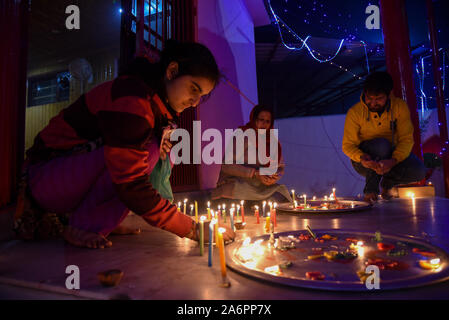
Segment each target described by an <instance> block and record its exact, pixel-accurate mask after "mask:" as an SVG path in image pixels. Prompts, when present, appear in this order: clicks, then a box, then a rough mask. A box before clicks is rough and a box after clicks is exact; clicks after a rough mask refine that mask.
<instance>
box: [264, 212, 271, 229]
mask: <svg viewBox="0 0 449 320" xmlns="http://www.w3.org/2000/svg"><path fill="white" fill-rule="evenodd" d="M270 224H271V221H270V213H267V217H266V218H265V232H266V233H268V232H270Z"/></svg>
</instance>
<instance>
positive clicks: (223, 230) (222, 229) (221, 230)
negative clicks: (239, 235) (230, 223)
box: [218, 227, 226, 233]
mask: <svg viewBox="0 0 449 320" xmlns="http://www.w3.org/2000/svg"><path fill="white" fill-rule="evenodd" d="M218 232H220V233H224V232H226V228H221V227H220V228H218Z"/></svg>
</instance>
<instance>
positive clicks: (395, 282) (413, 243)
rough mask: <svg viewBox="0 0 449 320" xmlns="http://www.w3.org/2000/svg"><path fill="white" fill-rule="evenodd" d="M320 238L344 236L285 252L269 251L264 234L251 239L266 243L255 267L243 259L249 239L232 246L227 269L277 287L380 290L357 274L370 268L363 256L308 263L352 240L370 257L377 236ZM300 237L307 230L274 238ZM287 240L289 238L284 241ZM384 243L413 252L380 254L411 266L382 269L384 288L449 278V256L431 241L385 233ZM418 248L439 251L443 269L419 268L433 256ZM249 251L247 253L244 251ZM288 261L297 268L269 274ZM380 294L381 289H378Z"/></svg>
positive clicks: (331, 232)
mask: <svg viewBox="0 0 449 320" xmlns="http://www.w3.org/2000/svg"><path fill="white" fill-rule="evenodd" d="M314 232H315V234H316V235H317V237H320V236H322V235H324V234H329V235H332V236H336V237H338V240H334V241H328V242H325V243H317V242H315V241H313V240H308V241H301V242H298V243H295V246H296V248H295V249H291V250H287V251H280V250H277V249H273V248H271V249H270V248H268V242H269V238H270V235H268V234H267V235H263V236H258V237H254V238H251V243H255V242H256V241H257V240H262V242H261V244H260V246H261V247H262V248H263V250H264V251H263V252H264V253H263V254H261V255H260V256H259V257H258V259H254V261H253V262H254V263H249V262H250V261H249V260H244V259H242V257H241V256H242V254H241V253H242V252H244V251H240V250H242V248H244V246H242V245H243V241H244V240H241V241H238V242H235V243H233V244H230V245H228V246H227V247H226V253H227V265H228V266H229V268H231V269H232V270H234V271H236V272H239V273H242V274H244V275H246V276H250V277H253V278H256V279H258V280H263V281H268V282H271V283H275V284H282V285H287V286H292V287H300V288H311V289H322V290H331V291H376V290H375V289H373V290H368V289H367V287H366V284H365V283H364V282H362V281H361V280H360V279H359V277H358V276H357V273H356V272H357V271H359V270H364V269H365V268H366V263H365V262H366V261H367V260H368V259H367V257H366V256H364V255H359V256H358V257H357V258H356V259H354V260H352V261H351V262H350V263H339V262H333V261H327V260H326V259H324V260H322V259H321V260H308V259H307V256H308V255H310V253H311V251H312V248H317V247H329V248H331V249H332V247H330V246H333V245H335V246H337V247H339V248H341V249H343V248H344V247H345V245H346V246H349V243H348V242H347V241H345V239H346V238H356V239H358V240H361V241H363V242H364V243H365V249H364V250H365V252H366V253H367V254H368V252H369V251H371V250H377V242H375V241H374V240H373V238H374V237H375V234H374V233H369V232H360V231H352V230H337V229H335V230H314ZM300 234H308V232H307V230H299V231H289V232H282V233H276V234H274V239H279V238H280V237H288V236H293V237H294V238H298V236H299V235H300ZM282 239H285V238H282ZM382 239H383V241H382V242H386V243H390V244H396V243H398V242H401V243H403V244H405V245H406V247H407V250H408V251H409V254H408V255H406V256H402V257H391V256H387V254H386V253H384V252H379V251H377V252H376V255H377V257H379V258H385V259H390V260H396V261H400V262H405V263H406V264H408V265H409V268H408V269H407V270H402V271H398V270H380V279H381V280H380V290H394V289H403V288H412V287H418V286H424V285H430V284H434V283H438V282H442V281H446V280H448V279H449V268H448V261H449V256H448V254H447V253H446V252H445V251H444V250H442V249H440V248H438V247H436V246H433V245H431V244H430V243H428V242H426V241H423V240H420V239H416V238H414V237H413V238H412V237H409V236H399V235H384V234H382ZM415 247H418V248H420V249H421V250H426V251H431V252H434V253H436V255H437V257H438V258H439V259H440V268H439V269H438V270H424V269H422V268H421V267H420V266H419V260H426V259H429V258H426V257H423V256H421V255H419V254H417V253H413V252H412V249H413V248H415ZM243 250H244V249H243ZM285 261H292V263H293V264H292V265H291V267H290V268H288V269H281V270H282V274H273V273H271V272H266V271H265V268H266V267H269V266H276V265H279V263H282V262H285ZM309 271H320V272H322V273H323V274H325V275H326V278H325V279H324V280H310V279H308V278H307V277H306V275H305V273H306V272H309ZM377 291H378V290H377Z"/></svg>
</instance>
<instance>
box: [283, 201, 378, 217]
mask: <svg viewBox="0 0 449 320" xmlns="http://www.w3.org/2000/svg"><path fill="white" fill-rule="evenodd" d="M338 202H339V203H342V204H344V205H346V206H348V207H347V208H343V209H336V208H334V209H332V208H331V209H327V210H323V209H313V208H309V209H293V204H292V203H290V202H284V203H281V204H279V205H278V206H277V208H276V209H277V210H280V211H285V212H289V213H294V214H298V213H315V214H323V213H340V212H343V213H344V212H355V211H361V210H367V209H369V208H371V207H372V205H371V204H370V203H368V202H364V201H357V200H340V199H339V200H338ZM307 203H308V204H310V205H311V206H312V207H317V206H320V205H321V204H322V203H330V204H334V203H335V201H334V200H330V201H324V200H307ZM351 204H353V207H351Z"/></svg>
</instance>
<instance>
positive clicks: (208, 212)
mask: <svg viewBox="0 0 449 320" xmlns="http://www.w3.org/2000/svg"><path fill="white" fill-rule="evenodd" d="M218 210H220V208H218ZM210 219H211V216H210V201H207V220H210Z"/></svg>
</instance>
